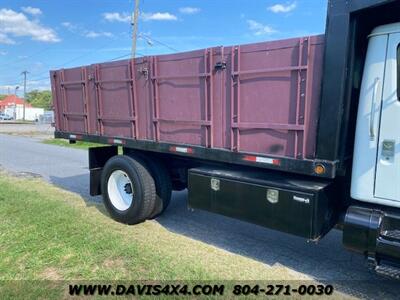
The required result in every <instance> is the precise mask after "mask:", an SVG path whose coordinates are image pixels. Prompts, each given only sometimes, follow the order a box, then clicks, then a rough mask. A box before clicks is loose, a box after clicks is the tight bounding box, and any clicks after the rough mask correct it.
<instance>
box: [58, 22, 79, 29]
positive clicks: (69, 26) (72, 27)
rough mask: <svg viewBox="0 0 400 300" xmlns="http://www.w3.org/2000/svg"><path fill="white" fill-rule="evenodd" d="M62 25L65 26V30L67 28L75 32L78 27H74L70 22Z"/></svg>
mask: <svg viewBox="0 0 400 300" xmlns="http://www.w3.org/2000/svg"><path fill="white" fill-rule="evenodd" d="M61 25H62V26H64V27H65V28H67V29H68V30H75V29H76V28H77V26H76V25H74V24H72V23H70V22H62V23H61Z"/></svg>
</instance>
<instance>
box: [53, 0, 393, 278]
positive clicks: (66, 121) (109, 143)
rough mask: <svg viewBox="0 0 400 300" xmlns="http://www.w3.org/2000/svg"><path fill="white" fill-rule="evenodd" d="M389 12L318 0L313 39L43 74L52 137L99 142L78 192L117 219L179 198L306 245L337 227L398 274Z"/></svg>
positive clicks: (384, 270)
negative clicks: (319, 30) (85, 185)
mask: <svg viewBox="0 0 400 300" xmlns="http://www.w3.org/2000/svg"><path fill="white" fill-rule="evenodd" d="M399 11H400V1H390V0H362V1H361V0H330V1H329V2H328V11H327V22H326V31H325V34H323V35H316V36H306V37H301V38H291V39H286V40H278V41H268V42H261V43H255V44H247V45H233V46H224V47H223V46H220V47H211V48H206V49H201V50H195V51H190V52H185V53H174V54H167V55H156V56H145V57H139V58H134V59H127V60H120V61H113V62H105V63H99V64H92V65H87V66H82V67H76V68H70V69H61V70H54V71H51V72H50V77H51V88H52V94H53V101H54V109H55V127H56V130H55V138H63V139H68V140H69V141H70V142H71V143H74V142H76V141H88V142H94V143H100V144H104V145H103V146H100V147H93V148H90V149H89V169H90V193H91V195H100V194H101V195H102V196H103V201H104V205H105V207H106V208H107V210H108V212H109V214H110V216H111V217H112V218H114V219H115V220H117V221H119V222H123V223H127V224H137V223H140V222H143V221H145V220H147V219H154V218H156V217H157V216H159V215H160V214H162V213H163V211H164V210H165V209H167V207H168V204H169V202H170V199H171V192H172V191H173V190H183V189H188V206H189V208H191V209H201V210H206V211H209V212H213V213H217V214H222V215H225V216H228V217H232V218H237V219H240V220H244V221H247V222H250V223H254V224H258V225H261V226H265V227H268V228H272V229H275V230H279V231H282V232H286V233H289V234H293V235H296V236H300V237H303V238H304V239H305V240H309V241H318V240H320V239H322V238H323V237H324V236H325V235H326V234H327V233H328V232H329V231H331V230H332V229H334V228H336V229H339V230H342V232H343V245H344V247H345V248H346V249H348V250H350V251H354V252H357V253H359V254H361V255H364V256H365V258H366V261H367V262H368V265H369V266H370V267H371V268H373V269H374V270H376V271H377V272H378V273H379V274H382V275H389V276H392V277H395V278H400V88H399V85H400V46H399V45H400V14H399V13H398V12H399ZM119 150H121V151H122V152H121V151H119ZM121 153H122V154H121Z"/></svg>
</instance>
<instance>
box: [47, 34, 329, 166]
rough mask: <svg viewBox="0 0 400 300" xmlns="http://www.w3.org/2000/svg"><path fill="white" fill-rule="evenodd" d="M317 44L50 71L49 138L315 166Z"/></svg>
mask: <svg viewBox="0 0 400 300" xmlns="http://www.w3.org/2000/svg"><path fill="white" fill-rule="evenodd" d="M323 45H324V37H323V36H311V37H304V38H295V39H288V40H281V41H272V42H264V43H257V44H249V45H240V46H233V47H215V48H208V49H203V50H198V51H192V52H187V53H177V54H171V55H160V56H149V57H142V58H137V59H135V60H134V61H133V60H122V61H115V62H108V63H101V64H94V65H90V66H85V67H79V68H72V69H62V70H58V71H53V72H51V80H52V90H53V99H54V106H55V112H56V131H57V132H59V133H65V134H70V135H73V136H75V135H87V136H101V137H107V138H110V139H112V138H122V139H125V138H127V139H132V140H137V141H138V140H139V141H154V142H156V143H169V144H176V145H177V146H179V145H181V144H184V145H195V146H200V147H204V148H214V149H224V150H228V151H232V152H241V153H256V154H257V155H262V156H271V157H282V158H292V159H312V158H314V155H315V143H316V123H317V119H318V117H317V114H318V105H319V97H320V88H321V79H322V78H321V77H322V58H323V48H324V47H323Z"/></svg>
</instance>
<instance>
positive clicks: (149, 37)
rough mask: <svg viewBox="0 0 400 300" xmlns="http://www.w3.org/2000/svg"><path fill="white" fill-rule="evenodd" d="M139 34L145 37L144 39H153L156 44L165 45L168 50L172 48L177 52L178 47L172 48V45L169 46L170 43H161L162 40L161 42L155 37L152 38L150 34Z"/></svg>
mask: <svg viewBox="0 0 400 300" xmlns="http://www.w3.org/2000/svg"><path fill="white" fill-rule="evenodd" d="M139 36H141V37H143V38H145V39H149V40H151V41H154V42H156V43H158V44H160V45H162V46H164V47H167V48H168V49H170V50H172V51H175V52H179V50H178V49H176V48H174V47H172V46H170V45H168V44H166V43H163V42H161V41H159V40H156V39H155V38H153V37H151V36H148V35H147V34H144V33H140V34H139Z"/></svg>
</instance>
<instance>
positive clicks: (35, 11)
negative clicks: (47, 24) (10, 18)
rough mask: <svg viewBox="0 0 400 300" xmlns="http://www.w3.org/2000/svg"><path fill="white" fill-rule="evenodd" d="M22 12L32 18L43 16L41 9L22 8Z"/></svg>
mask: <svg viewBox="0 0 400 300" xmlns="http://www.w3.org/2000/svg"><path fill="white" fill-rule="evenodd" d="M21 10H22V11H23V12H24V13H27V14H30V15H32V16H37V15H41V14H42V11H41V10H40V8H36V7H31V6H24V7H21Z"/></svg>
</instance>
